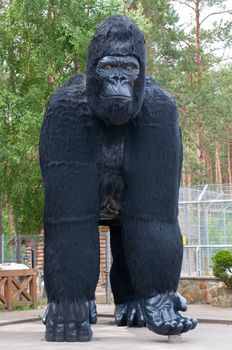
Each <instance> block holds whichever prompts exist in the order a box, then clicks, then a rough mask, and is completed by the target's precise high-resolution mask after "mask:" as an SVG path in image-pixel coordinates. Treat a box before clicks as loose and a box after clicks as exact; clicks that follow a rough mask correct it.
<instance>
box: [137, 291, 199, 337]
mask: <svg viewBox="0 0 232 350" xmlns="http://www.w3.org/2000/svg"><path fill="white" fill-rule="evenodd" d="M141 309H142V312H143V316H144V320H145V323H146V325H147V327H148V328H149V329H150V330H151V331H153V332H155V333H157V334H162V335H177V334H180V333H183V332H188V331H189V330H191V329H194V328H195V327H196V326H197V320H195V319H192V318H187V317H183V316H181V315H180V314H179V312H178V311H179V310H180V311H186V310H187V305H186V301H185V299H184V298H183V297H182V296H181V295H180V294H179V293H176V292H165V293H158V292H156V293H154V294H152V295H151V296H150V297H149V298H147V299H143V300H142V301H141Z"/></svg>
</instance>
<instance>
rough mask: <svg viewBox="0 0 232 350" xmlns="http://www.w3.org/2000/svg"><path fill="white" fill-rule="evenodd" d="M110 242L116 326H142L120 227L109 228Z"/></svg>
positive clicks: (141, 317)
mask: <svg viewBox="0 0 232 350" xmlns="http://www.w3.org/2000/svg"><path fill="white" fill-rule="evenodd" d="M110 244H111V251H112V255H113V264H112V267H111V271H110V281H111V288H112V292H113V296H114V302H115V305H116V307H115V321H116V324H117V326H126V325H128V326H129V327H142V326H144V319H143V315H142V312H141V307H140V304H139V302H138V301H137V300H136V298H135V293H134V288H133V287H132V284H131V278H130V273H129V270H128V267H127V264H126V259H125V255H124V251H123V246H122V227H121V226H112V227H111V228H110Z"/></svg>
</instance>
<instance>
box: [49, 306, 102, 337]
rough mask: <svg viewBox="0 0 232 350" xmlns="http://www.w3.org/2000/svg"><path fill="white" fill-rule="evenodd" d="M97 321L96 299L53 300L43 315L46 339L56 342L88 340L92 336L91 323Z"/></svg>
mask: <svg viewBox="0 0 232 350" xmlns="http://www.w3.org/2000/svg"><path fill="white" fill-rule="evenodd" d="M96 322H97V312H96V303H95V300H90V301H73V302H69V301H64V300H63V301H59V302H55V301H52V302H51V303H50V304H48V307H47V310H46V312H45V315H44V317H43V323H44V324H45V325H46V332H45V340H46V341H51V342H53V341H56V342H63V341H67V342H87V341H90V340H91V338H92V330H91V328H90V323H92V324H95V323H96Z"/></svg>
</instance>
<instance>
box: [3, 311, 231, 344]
mask: <svg viewBox="0 0 232 350" xmlns="http://www.w3.org/2000/svg"><path fill="white" fill-rule="evenodd" d="M92 329H93V332H94V337H93V340H92V341H91V342H89V343H47V342H45V341H44V326H43V325H42V324H41V322H30V323H21V324H14V325H9V326H4V327H0V349H1V350H51V349H56V350H59V349H60V350H72V349H81V350H85V349H86V350H127V349H128V350H129V349H133V350H150V349H152V350H167V349H171V350H214V349H215V350H219V349H222V350H227V349H228V350H231V349H232V326H229V325H222V324H203V323H201V324H199V325H198V327H197V329H195V330H194V331H191V332H188V333H186V334H184V335H183V336H182V343H181V344H169V343H168V342H167V337H164V336H159V335H157V334H154V333H152V332H150V331H148V330H147V329H146V328H142V329H132V328H126V327H120V328H119V327H116V326H115V325H113V322H112V319H110V318H100V319H99V322H98V324H97V325H95V326H93V327H92Z"/></svg>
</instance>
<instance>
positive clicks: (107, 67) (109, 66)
mask: <svg viewBox="0 0 232 350" xmlns="http://www.w3.org/2000/svg"><path fill="white" fill-rule="evenodd" d="M111 68H112V66H111V65H110V64H107V65H106V66H105V67H104V69H106V70H110V69H111Z"/></svg>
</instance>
